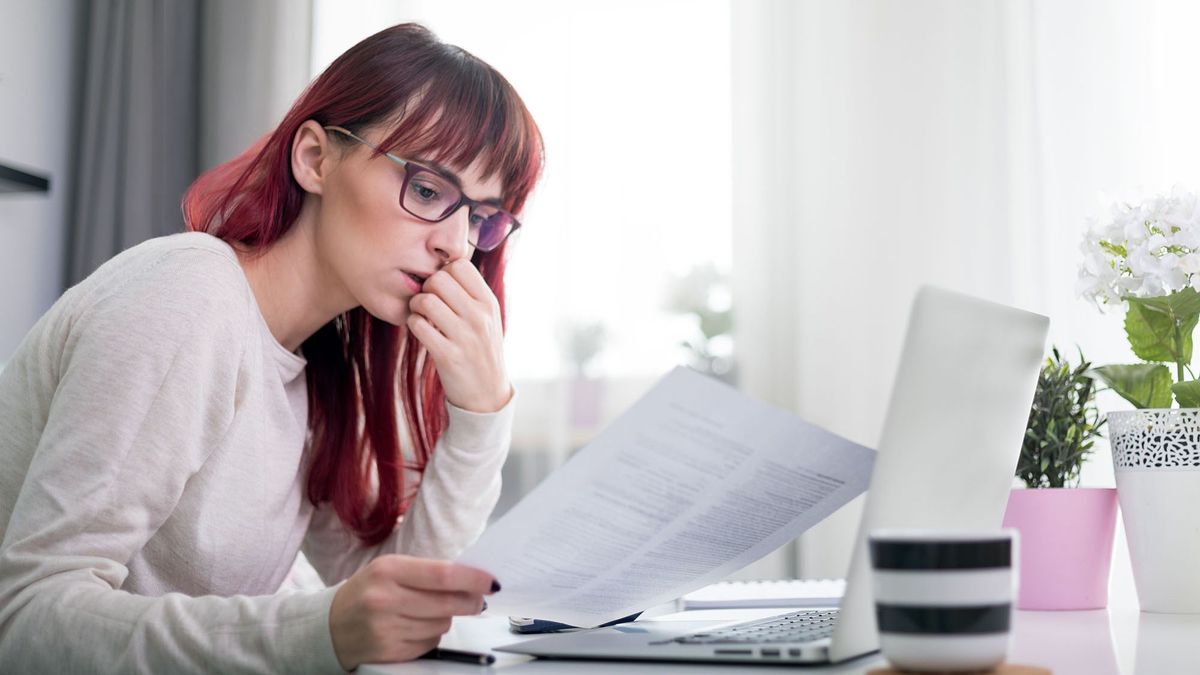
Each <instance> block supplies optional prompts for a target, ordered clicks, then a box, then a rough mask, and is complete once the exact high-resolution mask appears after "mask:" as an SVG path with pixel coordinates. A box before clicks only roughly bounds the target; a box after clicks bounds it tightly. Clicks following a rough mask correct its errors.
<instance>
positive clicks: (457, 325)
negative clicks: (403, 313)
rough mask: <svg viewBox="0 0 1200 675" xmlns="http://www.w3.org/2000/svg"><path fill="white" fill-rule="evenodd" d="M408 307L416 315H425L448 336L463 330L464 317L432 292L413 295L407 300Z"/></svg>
mask: <svg viewBox="0 0 1200 675" xmlns="http://www.w3.org/2000/svg"><path fill="white" fill-rule="evenodd" d="M409 308H410V309H412V310H413V311H414V313H415V314H416V315H418V316H423V317H425V318H426V319H427V320H428V321H429V323H432V324H433V326H434V327H435V328H437V329H438V330H439V331H440V332H441V333H442V335H445V336H446V337H448V338H453V337H454V336H456V335H460V334H462V332H463V319H464V318H463V317H461V316H459V315H458V314H455V313H454V310H452V309H450V307H449V306H448V305H447V304H446V302H445V301H444V300H442V299H441V298H439V297H438V296H436V295H434V294H432V293H419V294H417V295H415V296H413V299H412V300H410V301H409Z"/></svg>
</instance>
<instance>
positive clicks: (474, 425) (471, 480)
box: [304, 393, 517, 584]
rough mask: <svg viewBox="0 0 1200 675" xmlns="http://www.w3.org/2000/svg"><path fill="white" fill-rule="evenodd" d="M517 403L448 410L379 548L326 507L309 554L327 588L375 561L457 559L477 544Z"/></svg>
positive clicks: (316, 518) (312, 530)
mask: <svg viewBox="0 0 1200 675" xmlns="http://www.w3.org/2000/svg"><path fill="white" fill-rule="evenodd" d="M516 399H517V396H516V394H515V393H514V395H513V397H512V399H511V400H509V402H508V404H507V405H505V406H504V407H503V408H501V409H500V410H499V411H497V412H494V413H475V412H470V411H467V410H463V409H461V408H458V407H456V406H454V405H451V404H449V403H447V404H446V406H447V409H448V412H449V415H448V417H449V420H448V424H447V425H446V431H445V432H444V433H443V434H442V437H441V438H439V439H438V442H437V445H436V446H435V447H434V452H433V457H432V458H431V459H430V461H429V465H428V466H427V467H426V468H425V473H424V475H423V476H422V478H421V486H420V488H419V489H418V490H417V495H416V498H415V499H414V500H413V503H412V505H411V506H410V508H409V510H408V512H407V513H406V514H405V515H404V516H403V518H401V520H400V522H399V523H398V524H397V526H396V529H395V530H394V531H393V532H392V534H391V535H390V536H389V537H388V538H387V539H385V540H383V541H382V542H380V543H379V544H377V545H375V546H364V545H363V544H362V542H361V541H360V540H359V539H358V538H357V537H355V536H354V535H353V533H352V532H351V531H350V530H349V529H348V528H347V527H346V526H345V525H344V524H343V523H342V522H341V520H340V519H339V518H338V516H337V513H335V512H334V510H333V509H332V508H330V506H329V505H328V504H322V505H321V507H320V508H318V509H317V510H316V512H315V513H314V514H313V520H312V523H311V524H310V525H309V529H308V534H307V536H306V538H305V542H304V555H305V557H307V558H308V560H309V562H311V563H312V565H313V567H314V568H315V569H316V570H317V572H318V573H320V575H321V578H322V579H323V580H324V581H325V583H327V584H333V583H337V582H339V581H342V580H344V579H346V578H347V577H349V576H350V575H352V574H354V572H355V571H357V570H358V569H359V568H361V567H362V566H363V565H366V564H367V563H368V562H370V561H371V560H372V559H373V558H375V557H376V556H378V555H383V554H387V553H402V554H405V555H411V556H416V557H421V558H439V559H452V558H455V557H457V556H458V554H459V553H461V552H462V551H463V550H464V549H465V548H466V547H467V546H469V545H470V544H471V543H473V542H474V541H475V540H476V539H477V538H478V537H479V535H480V534H481V533H482V532H483V528H484V527H485V526H486V525H487V519H488V516H489V515H490V514H491V513H492V509H493V508H494V507H495V506H496V500H497V499H498V498H499V497H500V469H501V467H502V466H503V465H504V460H505V458H506V457H507V455H508V449H509V445H510V443H511V441H512V424H513V415H514V410H515V407H516Z"/></svg>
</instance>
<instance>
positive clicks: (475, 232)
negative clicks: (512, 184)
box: [400, 164, 513, 251]
mask: <svg viewBox="0 0 1200 675" xmlns="http://www.w3.org/2000/svg"><path fill="white" fill-rule="evenodd" d="M406 169H407V170H411V172H412V173H411V174H410V175H409V177H408V182H407V183H408V184H407V186H406V187H405V189H404V192H403V193H402V194H401V196H400V205H401V206H403V207H404V208H405V210H407V211H408V212H409V213H412V214H413V215H414V216H417V217H418V218H422V219H424V220H428V221H438V220H442V219H444V218H446V217H447V216H449V215H450V213H451V211H453V210H455V209H456V207H457V206H458V205H459V204H460V202H461V200H462V191H461V190H460V189H459V188H458V186H457V185H455V184H454V183H452V182H450V181H449V180H447V179H446V178H445V177H443V176H441V175H439V174H437V173H434V172H433V171H429V170H427V169H424V168H421V167H416V166H414V165H412V164H410V165H409V166H408V167H406ZM512 225H513V217H512V214H510V213H508V212H507V211H505V210H503V209H501V208H499V207H497V206H493V205H491V204H474V205H473V206H472V207H471V215H470V234H471V237H470V238H471V240H472V241H473V242H474V244H475V246H476V247H477V248H479V249H482V250H484V251H490V250H491V249H493V248H495V247H497V246H499V245H500V242H502V241H504V238H505V237H507V236H508V233H509V231H510V230H511V229H512Z"/></svg>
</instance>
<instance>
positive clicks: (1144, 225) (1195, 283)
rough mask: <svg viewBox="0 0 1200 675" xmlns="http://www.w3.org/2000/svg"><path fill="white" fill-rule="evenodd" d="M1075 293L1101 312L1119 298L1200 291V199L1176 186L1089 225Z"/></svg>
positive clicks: (1122, 205)
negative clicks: (1191, 290)
mask: <svg viewBox="0 0 1200 675" xmlns="http://www.w3.org/2000/svg"><path fill="white" fill-rule="evenodd" d="M1079 248H1080V252H1081V253H1082V254H1083V263H1082V264H1081V265H1080V266H1079V279H1078V281H1077V283H1076V285H1075V290H1076V292H1077V293H1078V294H1079V296H1080V297H1083V298H1086V299H1087V300H1089V301H1090V302H1092V304H1094V305H1096V307H1098V308H1100V309H1101V310H1104V309H1122V308H1124V306H1125V302H1124V300H1125V298H1128V297H1137V298H1154V297H1161V296H1164V295H1170V294H1171V293H1174V292H1175V291H1178V290H1180V289H1183V288H1188V287H1191V288H1194V289H1196V290H1198V291H1200V199H1198V198H1197V196H1196V194H1195V193H1193V192H1191V191H1190V190H1187V189H1186V188H1184V187H1182V186H1178V185H1177V186H1175V187H1174V188H1172V190H1171V194H1170V195H1156V196H1154V197H1151V198H1149V199H1145V200H1143V201H1141V202H1140V203H1136V204H1135V203H1131V202H1130V201H1120V200H1119V201H1117V202H1115V203H1113V204H1112V207H1111V209H1110V211H1109V220H1108V221H1107V222H1105V223H1097V222H1095V221H1094V220H1093V221H1090V222H1089V227H1088V232H1087V234H1086V235H1085V236H1084V239H1083V242H1082V244H1081V245H1080V247H1079Z"/></svg>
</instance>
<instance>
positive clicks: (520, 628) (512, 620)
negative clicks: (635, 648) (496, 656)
mask: <svg viewBox="0 0 1200 675" xmlns="http://www.w3.org/2000/svg"><path fill="white" fill-rule="evenodd" d="M641 615H642V613H641V612H636V613H634V614H630V615H629V616H623V617H621V618H619V619H614V620H612V621H609V622H608V623H604V624H600V625H599V626H598V628H604V627H605V626H615V625H617V624H619V623H629V622H630V621H633V620H635V619H637V618H638V617H639V616H641ZM508 629H509V630H510V631H512V632H514V633H520V634H522V635H530V634H533V633H562V632H564V631H569V630H580V627H579V626H572V625H571V624H569V623H559V622H557V621H547V620H546V619H531V618H529V617H524V616H510V617H508Z"/></svg>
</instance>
